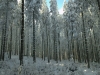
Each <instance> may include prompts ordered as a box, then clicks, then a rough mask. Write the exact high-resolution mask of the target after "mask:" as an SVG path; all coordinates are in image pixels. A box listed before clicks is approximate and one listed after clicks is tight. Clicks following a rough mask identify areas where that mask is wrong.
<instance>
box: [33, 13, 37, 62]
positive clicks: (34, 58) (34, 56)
mask: <svg viewBox="0 0 100 75" xmlns="http://www.w3.org/2000/svg"><path fill="white" fill-rule="evenodd" d="M33 61H34V62H36V55H35V22H34V11H33Z"/></svg>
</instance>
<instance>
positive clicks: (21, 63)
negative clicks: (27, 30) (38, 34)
mask: <svg viewBox="0 0 100 75" xmlns="http://www.w3.org/2000/svg"><path fill="white" fill-rule="evenodd" d="M23 50H24V0H22V26H21V50H20V65H23Z"/></svg>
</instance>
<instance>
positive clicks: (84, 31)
mask: <svg viewBox="0 0 100 75" xmlns="http://www.w3.org/2000/svg"><path fill="white" fill-rule="evenodd" d="M83 7H84V6H83ZM82 22H83V35H84V41H85V50H86V55H87V63H88V68H90V61H89V53H88V46H87V38H86V30H85V24H84V14H83V12H82Z"/></svg>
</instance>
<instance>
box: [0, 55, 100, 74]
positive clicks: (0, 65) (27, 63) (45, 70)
mask: <svg viewBox="0 0 100 75" xmlns="http://www.w3.org/2000/svg"><path fill="white" fill-rule="evenodd" d="M23 61H24V65H23V66H20V63H19V60H18V56H12V59H10V60H9V59H5V61H0V75H100V64H97V63H91V68H90V69H88V68H87V64H85V63H75V64H74V65H75V66H77V70H76V71H74V72H71V71H70V70H69V68H70V67H71V66H72V65H71V64H72V61H67V60H62V61H61V62H60V61H59V62H58V63H56V61H54V60H51V61H50V63H48V62H47V59H46V61H43V60H42V59H41V58H37V59H36V63H34V64H33V58H32V57H26V56H24V60H23Z"/></svg>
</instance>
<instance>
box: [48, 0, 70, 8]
mask: <svg viewBox="0 0 100 75" xmlns="http://www.w3.org/2000/svg"><path fill="white" fill-rule="evenodd" d="M66 1H68V0H66ZM49 2H50V0H47V5H48V7H49V6H50V3H49ZM63 2H64V0H57V5H58V10H59V9H61V8H62V6H63Z"/></svg>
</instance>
